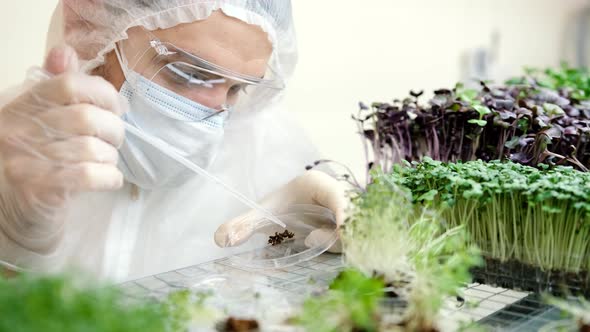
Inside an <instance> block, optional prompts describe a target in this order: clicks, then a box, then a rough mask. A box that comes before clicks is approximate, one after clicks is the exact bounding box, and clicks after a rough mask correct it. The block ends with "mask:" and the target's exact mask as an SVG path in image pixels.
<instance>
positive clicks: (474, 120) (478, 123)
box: [467, 119, 488, 127]
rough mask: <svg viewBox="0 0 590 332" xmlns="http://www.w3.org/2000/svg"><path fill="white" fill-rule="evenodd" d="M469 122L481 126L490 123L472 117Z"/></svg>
mask: <svg viewBox="0 0 590 332" xmlns="http://www.w3.org/2000/svg"><path fill="white" fill-rule="evenodd" d="M467 122H468V123H471V124H476V125H478V126H480V127H485V126H486V125H487V124H488V122H487V121H486V120H478V119H471V120H469V121H467Z"/></svg>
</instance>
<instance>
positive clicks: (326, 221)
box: [229, 204, 338, 269]
mask: <svg viewBox="0 0 590 332" xmlns="http://www.w3.org/2000/svg"><path fill="white" fill-rule="evenodd" d="M271 212H272V213H273V214H274V215H275V216H277V217H278V218H279V219H280V220H281V221H282V222H284V223H285V224H286V226H287V227H286V228H282V227H280V226H278V225H276V224H275V223H273V222H271V221H270V220H268V219H266V218H265V217H263V216H252V217H250V218H254V220H247V221H246V222H247V224H251V225H255V226H254V227H255V229H254V230H253V232H254V235H252V236H251V237H250V238H249V239H248V241H246V242H245V243H243V244H242V245H241V246H240V247H239V248H244V251H243V252H242V253H239V254H236V255H233V256H231V257H230V258H229V263H230V264H231V265H234V266H238V267H245V268H251V269H281V268H285V267H289V266H292V265H296V264H298V263H301V262H305V261H308V260H311V259H313V258H315V257H317V256H319V255H321V254H323V253H324V252H326V251H327V250H328V249H330V247H332V246H333V245H334V243H336V241H337V240H338V232H337V228H336V220H335V217H334V214H333V213H332V211H331V210H329V209H327V208H324V207H321V206H317V205H302V204H299V205H291V206H289V207H287V208H284V209H282V210H275V211H271ZM312 232H321V234H322V236H318V237H314V241H306V239H307V238H308V236H309V235H310V234H311V233H312Z"/></svg>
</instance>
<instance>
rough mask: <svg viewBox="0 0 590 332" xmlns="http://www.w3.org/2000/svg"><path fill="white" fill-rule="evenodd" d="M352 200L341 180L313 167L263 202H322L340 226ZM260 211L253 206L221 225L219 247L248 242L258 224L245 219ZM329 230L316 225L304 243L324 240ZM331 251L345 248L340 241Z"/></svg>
mask: <svg viewBox="0 0 590 332" xmlns="http://www.w3.org/2000/svg"><path fill="white" fill-rule="evenodd" d="M349 202H350V200H349V198H348V197H347V187H346V186H345V185H344V184H343V183H342V182H340V181H338V180H336V179H335V178H333V177H331V176H330V175H328V174H326V173H323V172H320V171H315V170H311V171H308V172H306V173H305V174H304V175H302V176H300V177H298V178H296V179H294V180H293V181H291V182H289V183H288V184H286V185H285V186H283V187H282V188H280V189H279V190H278V191H276V192H274V193H271V194H270V195H268V196H267V197H265V198H264V199H263V200H262V201H261V202H260V205H262V206H263V207H265V208H268V209H270V210H273V209H274V210H276V209H280V208H283V207H287V206H291V205H296V204H313V205H319V206H323V207H325V208H328V209H330V210H331V211H332V212H333V213H334V216H335V217H336V224H337V226H338V227H339V226H341V225H342V224H343V223H344V220H345V219H346V211H347V209H348V204H349ZM258 214H259V213H258V212H257V211H254V210H253V211H250V212H247V213H246V214H244V215H241V216H239V217H236V218H234V219H232V220H230V221H228V222H226V223H224V224H223V225H221V226H220V227H219V228H218V229H217V231H216V232H215V243H217V245H218V246H220V247H233V246H237V245H240V244H242V243H244V242H246V241H247V240H248V239H249V238H250V237H251V236H252V235H253V234H254V230H255V227H253V225H249V224H248V223H246V222H245V220H251V221H252V222H254V221H255V220H256V218H251V217H252V216H255V215H258ZM330 234H331V232H330V231H329V230H326V229H321V228H320V229H317V230H315V231H313V232H312V233H310V235H309V236H308V237H307V238H306V239H305V244H306V246H308V247H312V246H314V245H315V244H317V243H322V242H324V241H325V239H326V238H327V237H329V236H330ZM329 251H330V252H332V253H340V252H341V251H342V245H341V244H340V241H338V242H337V243H336V244H335V245H334V246H332V248H330V250H329Z"/></svg>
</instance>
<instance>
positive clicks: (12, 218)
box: [0, 47, 126, 253]
mask: <svg viewBox="0 0 590 332" xmlns="http://www.w3.org/2000/svg"><path fill="white" fill-rule="evenodd" d="M44 69H45V71H46V73H47V74H48V75H47V76H50V78H47V77H45V78H44V79H43V80H40V82H36V83H35V84H34V85H32V86H31V87H30V89H28V90H27V91H26V92H24V93H23V94H22V95H20V96H18V97H17V98H16V99H14V100H13V101H12V102H10V103H8V104H6V105H4V106H3V107H2V108H1V109H0V166H1V167H2V169H1V172H0V242H1V241H12V242H14V243H15V244H17V245H18V246H20V247H22V248H25V249H27V250H31V251H34V252H38V253H46V252H48V251H50V250H52V248H54V247H55V246H56V243H57V241H58V240H59V238H60V236H61V234H60V229H61V228H62V226H63V220H64V215H65V211H66V209H67V206H68V202H69V201H70V199H71V198H72V197H73V195H75V194H76V193H80V192H88V191H104V190H116V189H119V188H120V187H121V186H122V185H123V175H122V174H121V172H120V171H119V170H118V169H117V159H118V151H117V147H118V146H120V145H121V144H122V143H123V140H124V137H125V130H124V126H123V122H122V120H121V118H120V115H121V114H122V112H123V110H124V109H125V108H126V107H125V106H126V104H124V103H122V102H121V99H120V97H119V94H118V92H117V90H116V89H115V88H114V87H113V86H112V85H111V84H110V83H108V82H107V81H106V80H104V79H103V78H101V77H97V76H89V75H86V74H83V73H79V72H77V69H78V58H77V55H76V53H75V51H74V50H73V49H72V48H69V47H61V48H56V49H53V50H52V51H51V52H50V54H49V55H48V57H47V59H46V62H45V68H44ZM0 244H2V246H0V247H4V248H5V247H6V244H5V243H0Z"/></svg>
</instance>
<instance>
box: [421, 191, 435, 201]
mask: <svg viewBox="0 0 590 332" xmlns="http://www.w3.org/2000/svg"><path fill="white" fill-rule="evenodd" d="M437 194H438V190H436V189H432V190H429V191H428V192H426V193H424V194H422V195H421V196H420V197H418V199H417V201H427V202H431V201H433V200H434V198H435V197H436V195H437Z"/></svg>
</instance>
